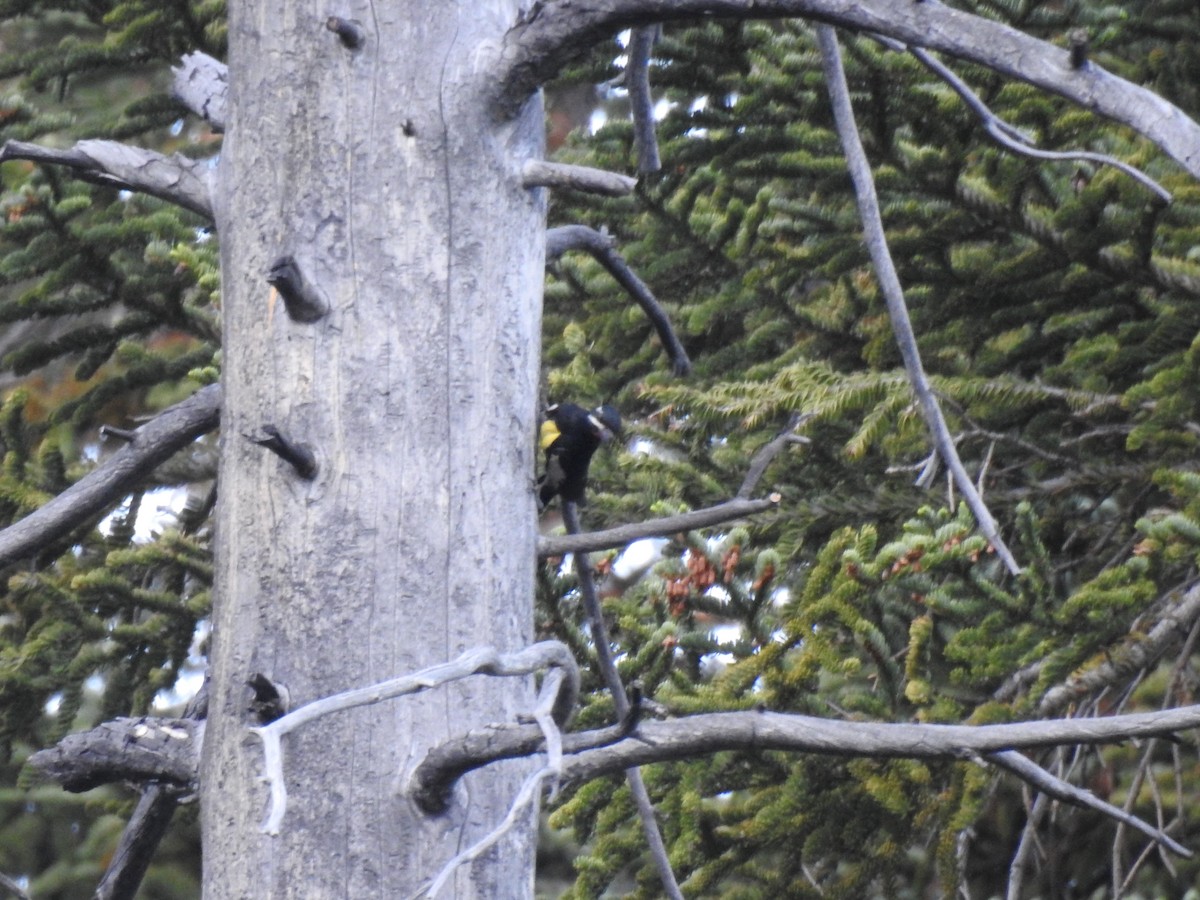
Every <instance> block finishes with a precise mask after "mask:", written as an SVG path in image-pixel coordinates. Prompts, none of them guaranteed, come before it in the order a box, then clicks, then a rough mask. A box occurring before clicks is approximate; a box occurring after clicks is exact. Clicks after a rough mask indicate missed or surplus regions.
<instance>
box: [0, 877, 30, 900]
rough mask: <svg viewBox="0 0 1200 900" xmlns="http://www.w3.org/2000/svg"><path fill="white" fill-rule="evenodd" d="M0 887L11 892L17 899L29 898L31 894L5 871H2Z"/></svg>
mask: <svg viewBox="0 0 1200 900" xmlns="http://www.w3.org/2000/svg"><path fill="white" fill-rule="evenodd" d="M0 888H4V889H5V890H6V891H8V892H9V893H11V894H12V895H13V896H14V897H16V898H17V900H29V894H28V893H27V892H26V891H25V889H24V888H22V887H21V886H20V885H19V884H17V882H16V881H14V880H13V879H11V878H9V877H8V876H7V875H5V874H4V873H3V872H0Z"/></svg>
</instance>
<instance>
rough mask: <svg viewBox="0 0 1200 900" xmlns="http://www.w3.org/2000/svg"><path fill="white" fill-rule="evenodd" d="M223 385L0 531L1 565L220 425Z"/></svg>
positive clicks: (153, 423)
mask: <svg viewBox="0 0 1200 900" xmlns="http://www.w3.org/2000/svg"><path fill="white" fill-rule="evenodd" d="M220 417H221V388H220V386H219V385H215V384H213V385H209V386H208V387H204V388H201V389H200V390H198V391H196V393H194V394H192V396H190V397H189V398H188V399H186V400H184V401H183V402H182V403H177V404H175V405H174V406H172V407H171V408H170V409H167V410H165V411H164V412H162V413H160V414H159V415H157V416H155V417H154V418H153V419H151V420H150V421H149V422H147V423H146V424H145V425H143V426H141V427H140V428H138V429H137V430H136V431H134V432H133V435H132V440H131V441H130V442H129V443H128V444H126V445H125V446H124V447H122V448H121V449H120V450H118V451H117V452H116V453H114V454H113V455H112V456H111V457H110V458H109V459H107V460H105V461H104V462H103V463H101V464H100V465H99V466H97V467H96V468H95V469H93V470H92V471H91V472H89V473H88V474H87V475H85V476H84V477H83V478H81V479H79V481H77V482H75V484H73V485H71V486H70V487H69V488H67V489H66V490H65V491H63V492H62V493H61V494H59V495H58V496H57V497H55V498H54V499H53V500H51V501H50V502H49V503H47V504H46V505H45V506H43V507H41V508H39V509H36V510H34V511H33V512H31V513H30V514H29V515H27V516H26V517H25V518H23V519H21V520H20V521H19V522H14V523H13V524H12V525H10V526H8V528H5V529H4V530H3V531H0V566H5V565H8V564H9V563H13V562H16V561H17V560H19V559H21V558H23V557H25V556H29V555H30V554H33V553H35V552H37V551H38V550H40V549H42V548H43V547H45V546H46V545H47V544H48V543H51V542H53V541H56V540H58V539H59V538H62V537H65V536H66V535H67V534H69V533H70V532H71V530H72V529H74V528H76V527H78V526H79V525H82V524H83V523H84V522H86V521H87V520H88V519H89V518H91V517H92V516H94V515H96V514H97V513H100V512H102V511H103V510H104V509H105V507H107V506H109V505H110V504H112V503H114V502H115V501H117V500H119V499H120V498H121V497H123V496H124V495H125V494H127V493H129V491H131V490H132V489H133V488H134V487H136V486H137V485H138V484H140V483H142V482H143V481H145V480H146V479H147V478H148V477H149V476H150V474H151V472H152V470H153V469H154V468H155V467H156V466H158V465H159V464H160V463H163V462H166V461H167V460H168V459H170V458H171V456H172V455H173V454H174V453H175V452H176V451H178V450H182V449H183V448H184V447H186V446H187V445H188V444H190V443H191V442H192V441H194V440H195V439H196V438H198V437H200V435H202V434H206V433H208V432H210V431H212V430H213V429H214V428H216V427H217V424H218V422H219V421H220Z"/></svg>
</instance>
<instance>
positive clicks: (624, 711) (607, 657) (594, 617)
mask: <svg viewBox="0 0 1200 900" xmlns="http://www.w3.org/2000/svg"><path fill="white" fill-rule="evenodd" d="M562 512H563V523H564V524H565V525H566V527H567V533H568V534H578V533H579V513H578V510H577V509H576V506H575V504H574V503H572V502H570V501H567V502H564V503H563V505H562ZM575 572H576V575H577V576H578V578H579V593H580V594H581V595H582V597H583V608H584V612H585V613H586V615H587V617H588V626H589V628H590V629H591V632H592V644H593V645H594V646H595V647H596V660H597V662H598V663H599V666H600V673H601V675H603V677H604V682H605V684H606V685H607V686H608V690H609V693H610V694H612V698H613V706H614V708H615V709H616V712H617V718H618V719H619V720H621V721H624V720H625V719H627V718H629V715H630V712H631V707H630V704H629V696H628V695H627V694H626V693H625V685H623V684H622V683H621V676H620V674H619V673H618V672H617V663H616V660H614V659H613V655H612V646H611V645H610V644H609V642H608V629H607V627H605V625H604V610H602V609H601V608H600V599H599V597H598V596H597V594H596V585H595V583H594V582H593V580H592V564H591V562H590V561H589V560H588V556H587V554H586V553H576V554H575ZM625 778H626V780H627V781H628V782H629V790H630V793H632V794H633V799H634V803H635V804H636V805H637V810H638V817H639V818H640V819H641V821H642V833H643V834H644V835H645V836H646V843H647V844H648V845H649V847H650V855H651V857H652V858H653V859H654V864H655V866H656V867H657V868H658V876H659V880H660V881H662V886H663V890H664V891H665V892H666V894H667V896H668V897H671V898H672V900H683V892H682V891H681V890H680V889H679V883H678V882H677V881H676V880H675V872H674V871H673V870H672V869H671V860H670V859H669V858H668V856H667V847H666V844H665V843H664V842H663V837H662V832H661V831H660V830H659V827H658V820H657V818H655V815H654V804H653V803H651V802H650V792H649V791H647V790H646V783H645V781H643V780H642V773H641V771H640V770H639V769H638V768H637V767H636V766H630V767H629V768H627V769H626V770H625Z"/></svg>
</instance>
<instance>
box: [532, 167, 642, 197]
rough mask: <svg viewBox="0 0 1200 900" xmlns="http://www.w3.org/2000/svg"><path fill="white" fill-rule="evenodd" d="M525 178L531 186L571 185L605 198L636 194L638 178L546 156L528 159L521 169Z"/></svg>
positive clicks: (571, 187)
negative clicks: (563, 161)
mask: <svg viewBox="0 0 1200 900" xmlns="http://www.w3.org/2000/svg"><path fill="white" fill-rule="evenodd" d="M521 181H522V183H523V184H524V185H525V187H527V188H531V187H549V188H568V189H570V190H573V191H583V192H584V193H586V194H600V195H602V196H605V197H624V196H626V195H627V194H632V193H633V189H634V188H636V187H637V179H636V178H630V177H629V176H628V175H619V174H617V173H616V172H606V171H604V170H603V169H593V168H591V167H589V166H571V165H567V164H566V163H555V162H547V161H546V160H544V159H531V160H528V161H526V163H525V166H524V168H522V169H521Z"/></svg>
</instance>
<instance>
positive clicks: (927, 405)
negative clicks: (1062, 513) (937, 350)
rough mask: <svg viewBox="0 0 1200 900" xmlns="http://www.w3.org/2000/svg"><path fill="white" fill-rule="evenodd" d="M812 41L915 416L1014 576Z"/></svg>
mask: <svg viewBox="0 0 1200 900" xmlns="http://www.w3.org/2000/svg"><path fill="white" fill-rule="evenodd" d="M817 42H818V43H819V44H820V45H821V60H822V67H823V68H824V71H825V86H826V88H827V89H828V91H829V99H830V102H831V103H832V104H833V118H834V122H835V123H836V127H837V133H838V137H839V138H840V139H841V142H842V149H843V150H844V151H845V154H846V166H847V167H848V168H849V170H850V179H851V181H853V182H854V194H855V196H856V198H857V200H858V217H859V219H860V220H861V221H862V226H863V232H864V235H865V237H866V241H867V250H868V252H869V253H870V255H871V262H872V263H874V265H875V277H876V278H877V279H878V281H879V288H880V290H881V291H883V296H884V300H885V301H886V303H887V310H888V317H889V318H890V319H891V320H892V330H893V331H894V332H895V335H896V344H897V346H898V347H899V348H900V355H901V357H903V359H904V369H905V371H906V372H907V373H908V380H909V382H910V383H911V384H912V389H913V393H914V394H916V397H917V402H918V403H919V404H920V406H921V414H922V417H923V418H924V419H925V424H926V427H928V429H929V433H930V436H931V437H932V438H933V443H934V446H936V447H937V450H938V454H939V455H940V456H941V458H942V461H943V462H944V463H945V464H946V468H948V469H949V470H950V473H951V475H953V476H954V483H955V484H956V485H957V486H958V489H959V490H960V491H961V492H962V495H963V498H964V499H965V500H966V501H967V505H968V506H969V507H971V512H972V513H973V514H974V516H975V521H976V522H977V523H978V524H979V529H980V531H982V532H983V535H984V537H986V538H987V539H988V542H989V543H990V544H991V545H992V547H994V548H995V550H996V555H997V556H999V557H1000V559H1001V560H1002V561H1003V562H1004V565H1005V566H1006V567H1007V569H1008V571H1009V572H1011V573H1012V574H1014V575H1016V574H1017V573H1018V572H1020V571H1021V567H1020V566H1019V565H1018V564H1017V561H1016V559H1015V558H1014V557H1013V555H1012V551H1010V550H1009V549H1008V545H1007V544H1005V543H1004V540H1003V538H1001V537H1000V532H999V530H998V529H997V527H996V520H995V518H994V517H993V516H992V513H991V511H990V510H989V509H988V508H987V506H986V505H985V504H984V502H983V498H982V497H981V496H980V494H979V491H978V490H977V489H976V488H975V482H974V481H972V480H971V476H970V475H969V474H967V470H966V468H965V467H964V466H963V464H962V460H961V459H960V458H959V456H958V450H957V449H956V448H955V446H954V438H953V437H952V436H951V434H950V429H949V427H947V425H946V419H945V417H944V416H943V415H942V409H941V406H940V405H939V404H938V401H937V397H935V396H934V393H933V388H932V386H931V385H930V384H929V376H928V375H926V374H925V367H924V365H923V364H922V363H921V354H920V352H919V350H918V348H917V336H916V334H915V333H914V332H913V327H912V321H911V320H910V319H909V317H908V306H907V305H906V303H905V300H904V288H903V287H902V286H901V285H900V276H899V275H898V274H897V273H896V266H895V264H894V263H893V262H892V254H891V251H890V250H889V249H888V245H887V236H886V234H885V233H884V229H883V217H882V215H881V213H880V211H879V199H878V197H877V196H876V194H875V180H874V177H873V176H872V174H871V163H870V162H869V161H868V159H867V154H866V151H865V150H864V149H863V145H862V140H861V139H860V137H859V134H858V125H857V124H856V123H855V120H854V109H853V107H852V106H851V104H850V88H849V87H848V86H847V84H846V74H845V71H844V70H843V69H842V56H841V51H840V50H839V48H838V41H837V35H836V34H835V33H834V30H833V28H831V27H830V26H828V25H819V26H817Z"/></svg>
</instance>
